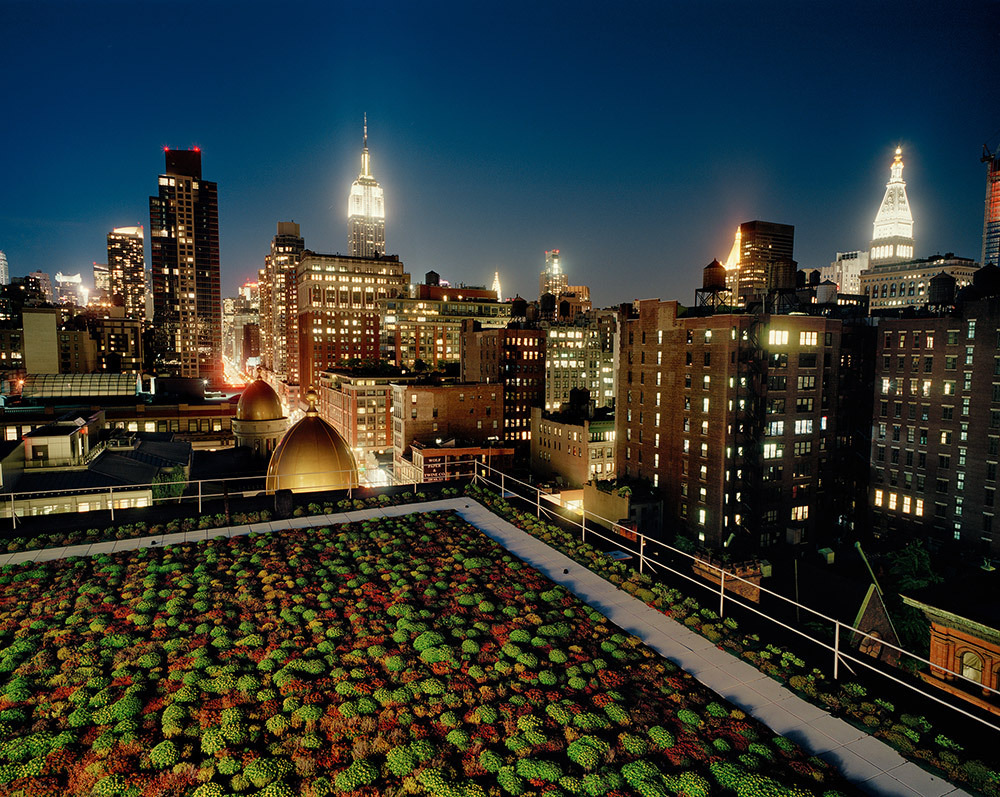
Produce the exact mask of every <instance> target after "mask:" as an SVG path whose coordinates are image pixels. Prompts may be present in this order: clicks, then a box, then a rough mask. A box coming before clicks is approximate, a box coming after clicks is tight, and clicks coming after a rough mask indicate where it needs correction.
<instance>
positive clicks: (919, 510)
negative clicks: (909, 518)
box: [913, 498, 924, 517]
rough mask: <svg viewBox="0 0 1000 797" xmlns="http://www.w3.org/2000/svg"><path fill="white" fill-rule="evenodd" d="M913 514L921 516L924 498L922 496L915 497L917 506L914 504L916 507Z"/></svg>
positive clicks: (922, 514)
mask: <svg viewBox="0 0 1000 797" xmlns="http://www.w3.org/2000/svg"><path fill="white" fill-rule="evenodd" d="M913 514H914V515H916V516H917V517H923V516H924V499H923V498H918V499H917V506H916V509H915V510H914V512H913Z"/></svg>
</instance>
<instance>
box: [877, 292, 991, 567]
mask: <svg viewBox="0 0 1000 797" xmlns="http://www.w3.org/2000/svg"><path fill="white" fill-rule="evenodd" d="M875 390H876V406H875V417H874V423H873V429H872V443H871V467H872V478H871V489H870V505H871V507H872V511H873V513H874V528H875V530H876V532H880V533H883V534H889V535H901V536H902V535H905V536H921V537H924V538H930V539H935V540H938V541H941V542H944V541H949V540H950V541H953V542H957V543H960V544H961V545H962V546H963V547H964V548H966V549H968V550H970V551H973V552H975V553H980V554H982V555H984V556H990V557H994V558H995V557H998V556H1000V523H998V522H997V521H996V520H995V519H994V518H995V515H996V506H997V504H996V490H997V469H998V467H1000V299H997V298H995V297H994V298H991V299H981V300H978V301H971V302H968V303H964V304H961V305H960V306H959V308H958V310H957V311H956V312H955V313H953V314H948V315H938V316H932V315H925V316H923V317H918V318H898V319H896V318H893V319H882V320H881V321H880V323H879V327H878V352H877V358H876V378H875Z"/></svg>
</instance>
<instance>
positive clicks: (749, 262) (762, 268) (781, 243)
mask: <svg viewBox="0 0 1000 797" xmlns="http://www.w3.org/2000/svg"><path fill="white" fill-rule="evenodd" d="M738 241H739V247H740V254H739V263H738V271H737V275H736V278H735V279H734V280H732V283H733V286H734V288H735V293H734V294H733V299H734V301H735V303H736V304H738V305H739V306H740V307H746V306H748V305H750V304H753V303H754V302H759V301H761V300H762V299H763V298H764V297H765V296H766V295H767V294H768V292H769V291H774V290H792V289H794V288H795V260H794V259H793V250H794V245H795V227H794V226H792V225H791V224H777V223H775V222H771V221H760V220H756V221H747V222H744V223H743V224H741V225H740V230H739V234H738ZM731 258H732V256H731V255H730V259H731ZM727 262H728V261H727Z"/></svg>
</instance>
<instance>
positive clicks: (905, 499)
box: [903, 495, 910, 515]
mask: <svg viewBox="0 0 1000 797" xmlns="http://www.w3.org/2000/svg"><path fill="white" fill-rule="evenodd" d="M903 512H904V514H907V515H908V514H910V496H908V495H904V496H903Z"/></svg>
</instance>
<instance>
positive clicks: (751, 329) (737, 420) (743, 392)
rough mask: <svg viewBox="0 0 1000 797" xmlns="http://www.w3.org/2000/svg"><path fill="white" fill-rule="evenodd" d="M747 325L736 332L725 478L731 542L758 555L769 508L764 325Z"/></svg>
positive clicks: (757, 321)
mask: <svg viewBox="0 0 1000 797" xmlns="http://www.w3.org/2000/svg"><path fill="white" fill-rule="evenodd" d="M746 319H747V323H746V325H745V326H744V327H743V328H742V330H740V329H739V328H737V335H738V339H737V349H736V351H737V356H736V362H737V372H736V404H735V406H734V408H733V409H734V415H733V419H734V420H733V423H734V428H733V442H734V451H733V458H732V460H731V466H730V474H729V485H730V486H729V504H730V506H733V507H735V509H734V510H732V518H733V522H734V523H735V531H734V532H733V534H734V535H735V540H734V541H735V542H736V543H737V544H738V545H739V546H740V547H741V548H747V549H753V550H756V549H757V548H759V547H760V545H761V542H762V540H761V533H762V528H763V522H762V521H763V514H764V507H765V506H766V503H767V497H766V495H765V494H764V480H763V474H762V462H761V461H762V458H763V438H764V425H765V421H766V418H767V407H766V396H767V349H766V348H765V346H764V341H763V340H762V336H763V335H764V334H766V324H765V323H764V316H763V315H762V314H760V313H753V314H751V315H748V316H746ZM737 518H739V520H738V522H736V519H737ZM730 539H733V537H732V536H731V537H730Z"/></svg>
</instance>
